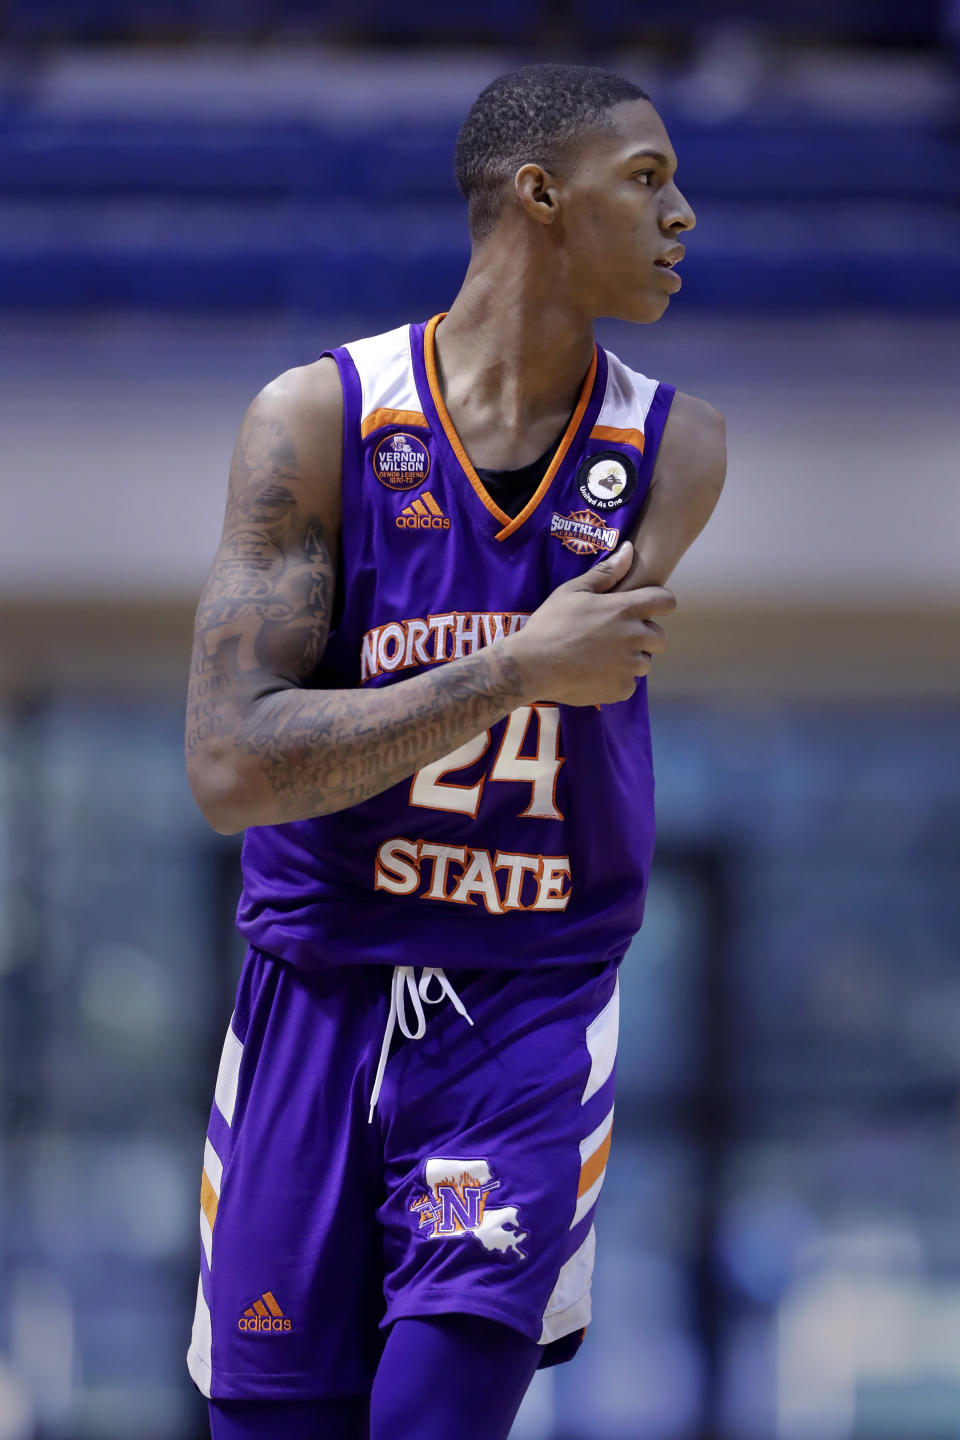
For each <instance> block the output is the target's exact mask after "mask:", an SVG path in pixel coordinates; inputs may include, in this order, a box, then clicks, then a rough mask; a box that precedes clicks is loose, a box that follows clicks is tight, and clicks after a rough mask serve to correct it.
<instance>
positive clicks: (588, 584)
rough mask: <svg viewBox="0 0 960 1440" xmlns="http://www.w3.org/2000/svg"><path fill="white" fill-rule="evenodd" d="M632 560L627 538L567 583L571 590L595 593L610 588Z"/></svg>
mask: <svg viewBox="0 0 960 1440" xmlns="http://www.w3.org/2000/svg"><path fill="white" fill-rule="evenodd" d="M632 561H633V546H632V544H631V543H630V541H629V540H624V542H623V544H622V545H620V546H618V548H617V549H616V550H614V552H613V554H612V555H608V556H607V557H606V558H605V559H604V560H600V561H599V562H598V563H597V564H596V565H592V566H591V567H590V569H589V570H587V571H585V572H584V574H583V575H578V576H577V577H576V579H575V580H568V581H567V584H568V585H569V586H570V589H571V590H593V591H594V592H596V593H597V594H600V593H602V592H603V591H605V590H612V589H613V587H614V585H616V584H617V582H618V581H619V580H622V579H623V577H624V575H626V573H627V571H628V570H629V569H630V565H631V563H632Z"/></svg>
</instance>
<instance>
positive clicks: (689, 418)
mask: <svg viewBox="0 0 960 1440" xmlns="http://www.w3.org/2000/svg"><path fill="white" fill-rule="evenodd" d="M726 469H727V449H726V438H725V426H724V420H723V416H722V415H721V414H720V412H719V410H715V409H714V407H713V406H712V405H710V404H708V403H707V401H706V400H698V399H697V398H696V397H695V396H693V395H685V394H683V393H682V391H679V390H678V391H677V393H676V395H675V396H674V399H673V404H672V405H671V407H670V413H669V415H668V416H667V423H666V425H665V426H664V430H663V439H662V440H661V442H660V451H659V453H658V455H657V463H656V466H655V468H654V472H653V480H652V482H651V485H650V493H649V494H648V496H647V498H646V501H645V502H644V506H643V511H642V513H641V516H640V520H639V523H638V525H637V528H636V530H635V532H634V535H633V537H632V538H633V546H634V560H633V565H632V566H631V568H630V571H629V574H628V575H627V577H626V579H625V580H622V581H621V582H620V585H619V586H618V587H617V588H618V589H619V590H628V589H630V590H632V589H634V588H636V587H637V586H640V585H665V584H666V583H667V580H668V578H669V577H670V575H671V573H672V571H673V570H674V568H675V567H676V565H677V564H678V563H679V561H680V559H681V558H682V556H683V555H685V554H686V552H687V550H689V548H690V546H691V545H692V544H693V542H694V540H696V538H697V536H698V535H699V534H700V531H701V530H702V529H703V527H704V526H705V525H706V523H707V521H708V520H709V519H710V516H711V515H712V514H713V510H714V507H715V505H716V503H717V501H718V500H719V498H720V492H721V491H722V489H723V482H724V477H725V475H726Z"/></svg>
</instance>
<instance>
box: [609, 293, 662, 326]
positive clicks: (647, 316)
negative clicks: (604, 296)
mask: <svg viewBox="0 0 960 1440" xmlns="http://www.w3.org/2000/svg"><path fill="white" fill-rule="evenodd" d="M669 304H670V296H669V295H668V294H667V292H666V291H665V290H656V291H653V290H645V291H643V292H642V293H641V294H638V295H636V296H634V297H633V299H632V301H631V304H630V307H629V310H628V311H626V312H625V313H622V314H620V315H618V316H617V319H618V320H629V321H630V322H631V323H632V324H634V325H652V324H653V323H654V321H656V320H659V319H660V317H661V315H662V314H663V313H664V311H665V310H666V308H667V306H668V305H669Z"/></svg>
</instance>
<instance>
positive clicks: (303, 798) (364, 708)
mask: <svg viewBox="0 0 960 1440" xmlns="http://www.w3.org/2000/svg"><path fill="white" fill-rule="evenodd" d="M402 683H403V685H404V687H405V691H404V696H403V699H402V701H401V699H400V696H398V694H397V687H395V686H387V687H385V688H384V689H382V690H369V691H364V692H363V693H361V692H359V691H351V690H339V691H334V692H332V693H328V694H327V693H324V692H323V691H310V692H307V694H306V695H304V694H300V695H297V696H292V695H290V694H289V693H286V694H277V695H272V696H270V697H268V699H267V701H266V702H264V704H263V706H262V707H261V708H260V709H259V710H258V712H257V713H256V714H255V715H254V716H253V717H252V718H251V719H250V720H249V721H248V722H247V723H246V724H245V725H244V726H243V727H242V729H241V730H239V731H238V733H237V740H238V743H241V744H242V745H243V746H244V747H245V748H247V749H248V750H249V751H250V753H252V754H256V755H258V756H259V759H260V768H261V769H262V770H263V773H264V774H265V775H266V777H267V779H268V780H269V782H270V785H271V788H272V790H273V793H274V795H275V797H276V800H277V804H278V808H279V810H280V812H281V818H282V819H287V820H289V819H296V818H299V817H303V816H306V815H311V814H321V813H323V812H324V811H326V810H340V809H345V808H347V807H348V806H350V805H357V804H359V803H360V802H361V801H362V800H368V799H370V797H371V796H373V795H378V794H380V792H381V791H383V790H386V789H388V788H389V787H390V786H391V785H395V784H397V783H398V781H400V780H404V779H406V778H407V777H408V776H409V775H412V774H413V772H414V770H417V769H419V768H420V766H421V765H423V764H424V763H426V762H427V761H430V760H434V759H436V758H437V757H438V756H440V755H444V754H447V753H448V752H449V751H450V750H453V749H455V748H456V746H458V745H462V744H463V742H464V741H465V740H468V739H470V738H471V737H472V736H474V735H476V734H479V733H480V732H481V731H483V730H485V729H487V728H488V727H489V726H490V725H491V724H493V723H494V721H495V720H498V719H499V718H500V717H501V716H503V715H505V714H506V713H507V712H508V711H510V710H512V709H514V707H515V706H516V705H517V704H518V703H519V700H520V695H521V690H520V676H519V672H518V670H517V667H516V665H515V664H514V662H513V660H512V658H509V657H501V656H492V655H490V654H488V653H485V652H479V653H477V654H476V655H474V656H472V657H470V660H469V661H467V662H463V661H455V662H453V663H452V664H445V665H441V666H438V667H437V668H436V669H434V670H431V671H429V672H428V673H427V674H425V675H421V676H418V677H417V678H416V679H415V680H407V681H403V682H402ZM414 692H416V693H415V694H414ZM411 698H412V699H414V701H415V703H414V704H413V705H412V707H411V704H410V701H411Z"/></svg>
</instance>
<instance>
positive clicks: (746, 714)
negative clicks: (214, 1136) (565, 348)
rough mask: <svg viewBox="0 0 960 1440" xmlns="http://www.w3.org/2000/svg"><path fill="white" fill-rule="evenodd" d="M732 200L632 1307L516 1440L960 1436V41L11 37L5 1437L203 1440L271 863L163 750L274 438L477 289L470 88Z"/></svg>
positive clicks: (3, 601)
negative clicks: (243, 892)
mask: <svg viewBox="0 0 960 1440" xmlns="http://www.w3.org/2000/svg"><path fill="white" fill-rule="evenodd" d="M533 59H573V60H578V61H594V62H598V63H601V64H605V65H608V66H610V67H611V68H616V69H617V70H619V71H621V72H622V73H624V74H625V75H628V76H630V77H632V78H634V79H636V80H637V81H638V82H639V83H640V84H641V85H642V86H643V88H645V89H646V90H648V91H649V92H650V94H651V95H652V97H653V100H654V102H655V103H656V104H657V106H658V108H659V109H660V111H661V113H662V114H663V116H664V118H665V120H666V122H667V125H668V128H669V130H670V133H671V138H672V140H673V142H674V145H675V148H676V150H677V152H678V155H679V159H680V170H679V175H678V181H679V183H680V184H681V186H682V188H683V189H684V191H685V192H686V194H687V196H688V198H689V199H690V200H691V202H692V203H693V205H694V207H695V209H696V211H697V214H698V221H699V223H698V227H697V229H696V231H695V233H694V234H692V235H691V236H690V237H689V244H688V255H687V259H686V261H685V262H684V288H683V291H682V294H680V295H679V296H677V297H676V298H675V299H674V300H673V302H672V304H671V306H670V309H669V311H668V313H667V314H666V316H665V317H664V319H663V320H662V322H661V323H660V324H658V325H657V326H656V327H645V328H634V329H631V328H627V327H622V326H617V325H613V324H607V325H603V326H602V327H601V339H602V340H603V341H604V343H606V344H607V345H608V346H610V347H611V348H613V349H614V350H616V351H617V352H618V353H619V354H620V355H621V356H622V357H623V358H624V359H626V360H627V361H628V363H630V364H632V365H633V366H634V367H635V368H637V369H640V370H642V371H644V372H645V373H647V374H649V375H652V376H656V377H658V378H662V379H666V380H670V381H672V382H674V383H675V384H677V385H679V386H680V387H681V388H683V389H685V390H689V391H693V392H694V393H696V394H701V395H704V396H705V397H706V398H707V399H709V400H710V401H712V402H713V403H714V404H716V405H717V406H719V407H720V409H722V410H723V411H724V412H725V414H726V416H727V420H728V431H729V448H730V474H729V480H728V482H727V490H726V493H725V495H724V497H723V500H722V502H721V505H720V508H719V510H718V512H717V514H716V516H715V518H714V519H713V521H712V522H711V525H710V527H709V529H708V531H707V532H706V534H705V536H704V537H703V538H702V539H701V540H700V541H699V542H698V544H697V545H696V547H695V548H694V550H693V551H692V553H691V554H690V556H688V558H687V559H686V560H685V561H684V563H683V565H682V566H681V568H680V569H679V570H678V572H677V574H676V577H675V582H674V584H675V589H676V592H677V595H678V599H679V609H678V611H677V614H676V616H675V617H673V618H672V619H671V624H670V629H671V636H672V647H671V651H670V654H669V655H668V656H667V657H666V658H665V659H664V660H663V661H660V662H658V665H657V668H656V673H655V677H654V678H653V680H652V684H651V691H652V696H653V713H654V743H655V751H656V763H657V773H658V810H659V841H658V852H657V858H656V862H655V871H654V880H653V885H652V892H651V898H650V903H649V907H648V918H647V921H646V923H645V925H644V928H643V931H642V933H641V936H640V937H639V939H638V940H637V942H636V943H635V945H634V947H633V950H632V952H631V954H630V956H629V958H628V960H627V962H626V966H625V974H624V984H623V1000H624V1021H623V1023H624V1043H623V1046H622V1051H621V1062H620V1089H619V1099H618V1111H617V1113H618V1119H617V1136H616V1144H615V1145H614V1149H613V1155H612V1160H611V1164H610V1167H609V1170H608V1178H607V1182H606V1189H605V1195H604V1200H603V1202H602V1204H601V1207H600V1213H599V1219H598V1231H599V1237H600V1246H599V1250H598V1268H597V1274H596V1279H595V1300H596V1304H595V1311H596V1320H595V1323H594V1325H593V1327H592V1328H591V1330H590V1332H589V1336H588V1340H587V1343H586V1344H585V1346H584V1348H583V1351H582V1352H581V1355H580V1357H579V1358H578V1360H577V1362H576V1363H575V1364H574V1365H572V1366H566V1367H561V1368H560V1369H558V1370H554V1371H551V1372H549V1373H548V1374H546V1375H544V1376H542V1377H539V1378H538V1381H537V1382H536V1384H535V1386H534V1389H533V1390H532V1391H531V1393H530V1395H529V1397H528V1400H527V1402H526V1403H525V1406H524V1410H523V1412H522V1414H521V1416H520V1418H519V1419H518V1422H517V1425H516V1427H515V1435H516V1437H517V1440H947V1437H951V1440H956V1437H960V965H958V948H960V877H958V871H957V857H958V854H960V646H958V638H957V637H958V625H957V621H958V602H960V564H958V552H960V483H958V482H960V437H958V427H957V411H958V403H957V402H958V381H960V373H958V372H960V206H958V192H960V95H958V83H957V82H958V65H960V6H958V5H957V4H955V3H953V4H951V3H948V0H739V3H729V4H728V3H724V0H671V3H670V4H669V5H667V4H659V3H658V4H653V3H647V0H553V3H551V0H485V3H483V4H482V5H481V4H479V3H464V4H457V3H453V4H451V3H448V0H407V3H406V4H405V5H403V6H397V7H393V6H389V5H387V4H386V3H385V0H6V3H5V4H2V3H0V411H2V446H0V456H2V465H0V468H2V487H0V628H2V633H3V646H2V661H0V794H2V801H0V1440H200V1437H201V1436H202V1435H204V1434H205V1429H204V1420H205V1409H204V1406H203V1404H202V1402H200V1400H199V1397H197V1395H196V1394H195V1392H194V1391H193V1390H192V1388H191V1386H190V1384H189V1381H188V1380H187V1377H186V1372H185V1367H184V1360H183V1356H184V1352H185V1349H186V1345H187V1338H188V1332H189V1328H190V1323H191V1319H192V1312H193V1301H194V1296H195V1287H196V1268H197V1264H198V1254H199V1246H198V1243H197V1240H198V1237H197V1209H198V1189H199V1176H200V1162H201V1150H202V1139H203V1132H204V1127H205V1121H206V1114H207V1110H208V1107H209V1103H210V1097H211V1093H212V1084H213V1078H214V1073H215V1067H216V1061H217V1057H218V1054H219V1047H220V1042H221V1040H222V1036H223V1032H224V1028H225V1026H226V1023H227V1019H228V1017H229V1014H230V1011H231V1006H232V994H233V988H234V984H235V980H236V975H237V971H238V965H239V959H240V953H239V949H238V946H237V944H236V941H235V937H234V936H233V933H232V919H233V909H234V907H235V904H236V899H237V895H238V891H239V872H238V853H239V846H238V842H237V841H236V840H234V839H223V838H221V837H218V836H216V835H214V834H213V833H212V832H211V831H210V830H209V829H208V828H207V826H206V825H205V823H204V821H203V820H202V818H201V817H200V815H199V813H198V812H197V811H196V810H195V808H194V806H193V804H192V801H191V799H190V796H189V793H188V790H187V786H186V782H185V778H184V774H183V765H182V758H181V733H182V729H181V727H182V709H183V698H184V691H185V684H186V673H187V662H188V652H189V645H190V632H191V622H192V611H193V607H194V605H195V603H196V598H197V595H198V593H199V589H200V586H201V584H202V581H203V578H204V574H205V571H206V567H207V565H208V564H209V561H210V558H211V556H212V553H213V550H214V548H215V545H216V542H217V538H218V534H219V527H220V520H221V515H222V506H223V499H224V494H225V483H226V472H227V465H228V460H229V455H230V450H231V447H232V443H233V438H234V435H235V433H236V430H237V427H238V425H239V422H240V419H241V416H242V414H243V411H244V409H245V407H246V405H247V403H248V402H249V400H250V398H251V397H252V395H253V394H254V393H255V392H256V391H257V390H258V389H259V388H260V387H261V385H263V384H264V383H265V382H266V381H267V380H269V379H270V378H272V377H273V376H274V375H275V374H276V373H278V372H279V371H281V370H284V369H286V368H288V367H289V366H291V365H294V364H299V363H303V362H305V361H309V360H311V359H312V358H314V357H315V356H316V355H317V354H318V353H319V352H320V351H321V350H322V349H323V348H324V347H325V346H327V345H330V344H336V343H340V342H342V341H345V340H348V339H352V338H355V337H357V336H360V335H364V334H370V333H376V332H378V331H381V330H385V329H387V328H389V327H391V326H393V325H395V324H398V323H401V322H402V321H404V320H411V319H422V318H424V317H426V316H428V315H430V314H431V313H433V312H435V311H437V310H440V309H443V308H445V307H446V306H447V304H448V303H449V301H450V299H451V298H452V296H453V294H454V293H455V290H456V288H457V285H458V283H459V280H460V277H461V275H462V272H463V270H464V267H465V263H466V259H467V241H466V227H465V217H464V213H463V207H462V204H461V202H460V200H459V197H458V196H457V194H456V191H455V187H454V183H453V178H452V165H451V155H452V147H453V140H454V136H455V134H456V130H457V127H458V125H459V123H460V121H461V119H462V118H463V116H464V114H465V112H466V110H467V109H468V107H469V105H470V103H471V102H472V100H473V98H474V97H475V95H476V94H477V92H478V91H479V90H480V89H481V88H482V86H483V85H484V84H485V83H486V82H487V80H488V79H490V78H492V77H493V76H494V75H496V74H498V73H500V72H502V71H503V70H505V69H510V68H513V67H514V66H515V65H516V64H518V63H523V62H525V61H528V60H533Z"/></svg>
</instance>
